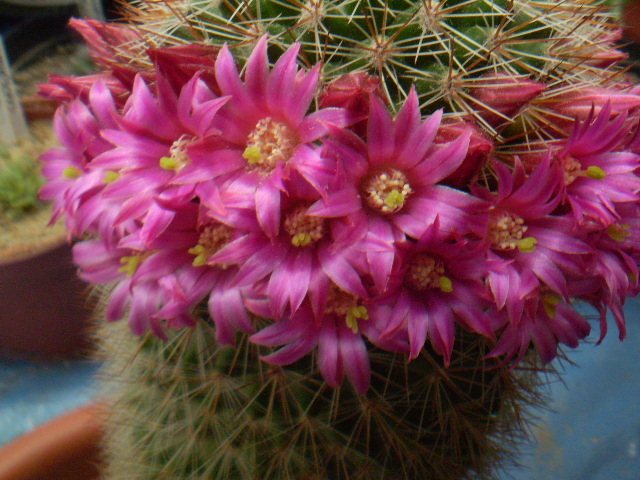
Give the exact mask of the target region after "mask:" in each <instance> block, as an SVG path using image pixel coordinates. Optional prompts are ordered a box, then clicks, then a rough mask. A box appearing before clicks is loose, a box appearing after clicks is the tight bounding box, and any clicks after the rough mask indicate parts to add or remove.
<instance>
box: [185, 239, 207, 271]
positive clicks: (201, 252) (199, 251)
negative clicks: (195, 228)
mask: <svg viewBox="0 0 640 480" xmlns="http://www.w3.org/2000/svg"><path fill="white" fill-rule="evenodd" d="M189 253H190V254H191V255H195V256H196V258H194V259H193V266H194V267H202V266H203V265H206V264H207V260H208V256H207V249H206V248H205V246H204V245H200V244H198V245H196V246H195V247H193V248H190V249H189Z"/></svg>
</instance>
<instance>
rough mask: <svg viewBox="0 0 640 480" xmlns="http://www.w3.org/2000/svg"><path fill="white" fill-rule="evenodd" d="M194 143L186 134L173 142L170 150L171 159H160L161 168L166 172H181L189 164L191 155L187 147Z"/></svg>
mask: <svg viewBox="0 0 640 480" xmlns="http://www.w3.org/2000/svg"><path fill="white" fill-rule="evenodd" d="M192 142H193V137H192V136H191V135H187V134H184V135H182V136H181V137H180V138H179V139H178V140H176V141H175V142H173V144H172V145H171V147H170V148H169V155H170V156H169V157H162V158H161V159H160V167H162V168H164V169H165V170H175V171H176V172H179V171H180V170H182V169H183V168H184V167H186V166H187V165H188V164H189V161H190V160H189V155H188V154H187V147H188V146H189V145H190V144H191V143H192Z"/></svg>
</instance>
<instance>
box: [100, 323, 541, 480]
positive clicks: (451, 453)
mask: <svg viewBox="0 0 640 480" xmlns="http://www.w3.org/2000/svg"><path fill="white" fill-rule="evenodd" d="M99 338H100V340H101V341H100V345H102V348H103V355H104V359H105V362H106V363H105V366H104V368H103V375H104V376H103V379H104V380H105V381H104V388H105V392H106V393H105V394H106V396H107V397H108V398H111V399H114V398H115V399H117V400H116V401H115V403H114V407H113V408H112V410H111V411H110V412H109V415H110V417H109V420H108V422H107V442H106V445H107V449H106V451H105V458H106V460H107V461H106V465H107V467H106V470H105V472H104V478H105V479H118V478H123V477H126V478H131V479H138V478H139V479H145V480H146V479H156V478H157V479H160V478H173V479H183V478H184V479H186V478H189V479H194V480H196V479H202V480H204V479H209V478H234V479H235V478H237V479H247V480H252V479H255V478H271V479H287V480H288V479H297V478H310V479H311V478H313V479H336V480H337V479H371V478H384V479H400V478H402V479H404V478H418V477H419V478H425V479H454V478H463V477H464V476H465V475H469V474H473V475H475V476H476V477H477V478H493V475H494V474H495V471H496V470H497V468H498V467H499V466H501V465H503V464H504V463H505V462H508V454H509V453H511V452H512V450H514V449H515V445H516V444H518V443H519V442H521V441H522V440H523V439H524V438H525V432H526V428H527V422H526V419H528V418H529V415H531V413H532V412H531V410H530V409H531V407H533V406H534V405H537V406H539V405H540V404H541V402H542V400H543V399H544V390H541V388H540V387H541V384H540V382H541V378H542V373H543V371H546V373H547V374H549V375H552V374H553V372H552V370H550V369H548V368H546V369H542V367H541V366H540V365H539V364H536V363H535V362H533V363H531V362H532V360H531V359H529V361H527V362H525V363H524V364H523V365H522V366H521V367H518V369H517V370H515V371H513V370H511V369H510V368H508V367H507V366H505V365H504V364H503V365H500V364H499V362H497V361H495V360H484V361H480V362H478V358H479V357H482V356H483V353H484V352H486V351H487V346H486V345H485V343H484V341H482V340H481V339H480V338H478V337H476V338H473V337H471V336H469V335H461V336H460V338H459V340H458V343H457V345H456V352H455V354H454V355H453V357H452V361H451V364H450V366H449V367H448V368H446V369H445V368H443V367H442V365H441V364H440V361H439V360H438V359H437V358H436V357H435V356H434V355H433V353H430V352H428V351H425V352H424V353H423V354H422V355H421V356H420V357H419V358H418V359H416V360H415V361H413V362H411V363H409V364H407V363H406V361H405V360H404V359H403V358H401V357H400V356H398V355H394V354H389V353H387V352H384V351H377V352H374V353H372V363H373V369H374V372H375V378H374V379H373V386H372V388H371V390H370V391H369V392H368V393H367V395H366V396H362V395H359V394H358V393H357V392H356V391H355V390H354V389H353V387H351V386H350V385H345V386H343V387H341V388H339V389H337V390H334V389H332V388H330V387H328V386H327V384H326V383H324V382H323V380H322V377H321V376H320V375H318V372H317V370H316V369H315V368H314V367H313V364H312V362H304V363H302V364H297V365H295V366H292V367H270V366H267V365H265V364H263V363H261V362H260V360H259V355H260V349H258V348H257V347H256V346H255V345H253V346H252V345H250V344H248V343H247V342H246V339H243V340H242V343H240V344H239V345H238V347H237V348H233V347H230V346H221V345H220V344H219V343H217V342H216V340H215V330H214V328H213V327H212V325H211V324H210V323H209V322H207V321H206V320H204V321H200V322H199V323H198V324H197V325H196V327H194V328H193V329H192V330H191V329H190V330H182V331H178V332H172V333H171V336H170V339H169V340H168V341H166V342H165V341H163V340H160V339H158V338H157V337H155V336H153V335H146V336H145V337H144V338H142V339H137V338H135V337H133V336H131V334H130V332H129V330H128V328H127V326H126V325H123V324H119V323H117V324H107V325H103V326H102V327H101V329H100V331H99ZM263 353H264V352H263ZM123 371H126V375H124V376H123V375H122V372H123ZM474 478H475V477H474Z"/></svg>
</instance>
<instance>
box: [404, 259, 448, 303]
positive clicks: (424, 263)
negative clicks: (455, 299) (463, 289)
mask: <svg viewBox="0 0 640 480" xmlns="http://www.w3.org/2000/svg"><path fill="white" fill-rule="evenodd" d="M444 273H445V269H444V265H443V264H442V262H441V261H440V260H437V259H435V258H433V257H432V256H431V255H428V254H426V253H420V254H418V255H416V256H414V257H413V259H412V262H411V266H410V267H409V270H408V272H407V277H406V279H407V281H408V282H409V285H411V286H412V287H414V288H415V289H416V290H420V291H422V290H427V289H429V288H437V289H440V290H442V291H443V292H445V293H449V292H452V291H453V282H452V281H451V279H450V278H449V277H447V276H446V275H445V274H444Z"/></svg>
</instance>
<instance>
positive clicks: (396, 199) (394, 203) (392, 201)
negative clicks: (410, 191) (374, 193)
mask: <svg viewBox="0 0 640 480" xmlns="http://www.w3.org/2000/svg"><path fill="white" fill-rule="evenodd" d="M404 199H405V194H404V193H402V192H399V191H398V190H391V192H389V195H387V198H385V199H384V204H385V205H386V206H387V207H389V208H390V209H392V210H395V209H400V208H402V206H403V205H404Z"/></svg>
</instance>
